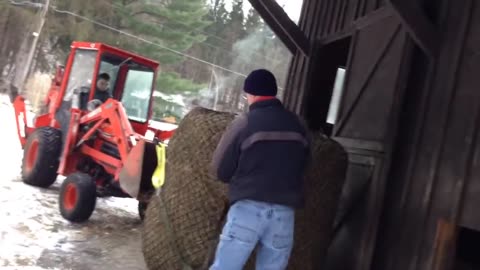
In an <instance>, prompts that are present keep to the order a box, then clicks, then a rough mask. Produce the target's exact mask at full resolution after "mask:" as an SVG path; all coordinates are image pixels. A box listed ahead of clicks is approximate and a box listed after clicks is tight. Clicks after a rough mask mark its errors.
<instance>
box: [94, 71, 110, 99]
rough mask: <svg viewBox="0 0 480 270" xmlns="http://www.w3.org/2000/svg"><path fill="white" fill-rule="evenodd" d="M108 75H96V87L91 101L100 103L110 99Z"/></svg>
mask: <svg viewBox="0 0 480 270" xmlns="http://www.w3.org/2000/svg"><path fill="white" fill-rule="evenodd" d="M109 86H110V75H108V74H107V73H101V74H100V75H98V79H97V87H96V89H95V95H94V96H93V99H98V100H100V101H101V102H102V103H104V102H105V101H107V99H109V98H111V97H112V94H110V89H109Z"/></svg>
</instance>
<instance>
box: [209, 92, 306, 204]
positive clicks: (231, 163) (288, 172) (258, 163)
mask: <svg viewBox="0 0 480 270" xmlns="http://www.w3.org/2000/svg"><path fill="white" fill-rule="evenodd" d="M308 149H309V141H308V139H307V134H306V130H305V128H304V126H303V125H302V123H301V121H300V119H299V118H298V117H297V116H296V115H295V114H293V113H292V112H289V111H288V110H286V109H285V108H284V107H283V105H282V103H281V102H280V101H279V100H278V99H273V100H266V101H259V102H256V103H254V104H252V105H251V106H250V111H249V113H248V114H246V115H244V116H241V117H238V118H237V119H235V120H234V121H233V122H232V124H231V125H230V126H229V127H228V128H227V130H226V132H225V134H224V135H223V137H222V139H221V141H220V143H219V145H218V147H217V149H216V150H215V153H214V157H213V162H212V165H213V166H212V167H213V170H214V172H215V173H216V175H217V177H218V178H219V179H220V180H222V181H224V182H227V183H229V199H230V203H231V204H233V203H235V202H236V201H239V200H244V199H249V200H255V201H261V202H267V203H274V204H281V205H286V206H291V207H301V206H302V205H303V174H304V170H305V167H306V164H307V159H308V153H309V151H308Z"/></svg>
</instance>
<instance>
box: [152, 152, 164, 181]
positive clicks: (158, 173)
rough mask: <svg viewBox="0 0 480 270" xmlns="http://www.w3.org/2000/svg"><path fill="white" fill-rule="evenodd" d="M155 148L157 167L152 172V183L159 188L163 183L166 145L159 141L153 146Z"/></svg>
mask: <svg viewBox="0 0 480 270" xmlns="http://www.w3.org/2000/svg"><path fill="white" fill-rule="evenodd" d="M155 150H156V152H157V160H158V163H157V168H156V169H155V172H153V176H152V185H153V187H155V188H156V189H159V188H160V187H162V186H163V184H164V183H165V163H166V157H165V152H166V151H165V150H166V145H165V144H163V143H160V144H159V145H157V146H156V147H155Z"/></svg>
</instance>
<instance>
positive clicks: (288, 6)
mask: <svg viewBox="0 0 480 270" xmlns="http://www.w3.org/2000/svg"><path fill="white" fill-rule="evenodd" d="M225 2H226V3H227V5H228V6H229V8H230V6H231V4H232V0H227V1H225ZM277 2H278V3H279V4H280V6H283V7H284V9H285V11H286V12H287V14H288V15H289V16H290V18H291V19H292V20H294V21H296V22H297V21H298V19H299V18H300V12H301V10H302V3H303V0H277ZM244 5H245V7H244V8H245V14H247V12H248V10H249V9H250V7H251V6H250V2H248V0H246V1H245V2H244Z"/></svg>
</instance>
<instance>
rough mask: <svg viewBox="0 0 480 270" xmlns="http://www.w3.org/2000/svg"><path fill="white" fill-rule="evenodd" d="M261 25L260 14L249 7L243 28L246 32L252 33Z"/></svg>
mask: <svg viewBox="0 0 480 270" xmlns="http://www.w3.org/2000/svg"><path fill="white" fill-rule="evenodd" d="M261 25H262V19H261V18H260V15H259V14H258V12H257V11H256V10H255V9H253V8H251V9H250V10H249V11H248V15H247V20H246V22H245V30H246V31H247V33H253V32H255V31H257V30H258V29H259V27H260V26H261Z"/></svg>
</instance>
